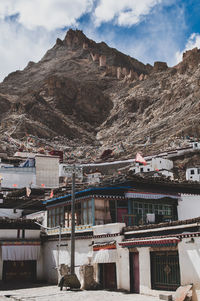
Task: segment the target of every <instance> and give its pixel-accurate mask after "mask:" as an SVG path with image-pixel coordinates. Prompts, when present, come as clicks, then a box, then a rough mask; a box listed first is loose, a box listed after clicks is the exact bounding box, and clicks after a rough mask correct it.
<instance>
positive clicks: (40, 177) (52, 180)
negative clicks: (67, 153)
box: [0, 155, 59, 188]
mask: <svg viewBox="0 0 200 301" xmlns="http://www.w3.org/2000/svg"><path fill="white" fill-rule="evenodd" d="M34 162H35V163H34ZM0 178H1V187H2V188H23V187H34V188H40V187H42V188H56V187H59V157H53V156H44V155H36V156H35V159H34V160H33V159H30V160H27V161H26V162H24V164H22V165H21V166H19V167H13V166H2V167H0Z"/></svg>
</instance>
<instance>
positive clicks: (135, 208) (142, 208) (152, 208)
mask: <svg viewBox="0 0 200 301" xmlns="http://www.w3.org/2000/svg"><path fill="white" fill-rule="evenodd" d="M132 212H133V214H134V215H136V216H137V217H138V218H140V219H142V220H143V222H145V221H146V214H147V213H155V214H159V215H163V216H166V217H172V215H173V207H172V205H166V204H152V203H143V202H135V201H133V203H132ZM137 220H138V219H136V221H137Z"/></svg>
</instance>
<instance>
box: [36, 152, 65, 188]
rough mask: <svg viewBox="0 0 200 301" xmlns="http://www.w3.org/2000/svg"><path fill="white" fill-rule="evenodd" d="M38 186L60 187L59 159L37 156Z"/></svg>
mask: <svg viewBox="0 0 200 301" xmlns="http://www.w3.org/2000/svg"><path fill="white" fill-rule="evenodd" d="M35 166H36V185H37V186H38V187H46V188H56V187H59V157H52V156H42V155H41V156H38V155H37V156H35Z"/></svg>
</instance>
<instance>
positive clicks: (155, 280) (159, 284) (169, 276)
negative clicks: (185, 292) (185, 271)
mask: <svg viewBox="0 0 200 301" xmlns="http://www.w3.org/2000/svg"><path fill="white" fill-rule="evenodd" d="M151 285H152V289H157V290H169V291H175V290H176V289H177V288H178V287H179V286H180V268H179V257H178V252H177V251H165V252H164V251H161V252H151Z"/></svg>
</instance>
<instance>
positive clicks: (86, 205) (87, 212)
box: [81, 200, 93, 225]
mask: <svg viewBox="0 0 200 301" xmlns="http://www.w3.org/2000/svg"><path fill="white" fill-rule="evenodd" d="M81 205H82V224H83V225H88V224H92V222H93V220H92V200H87V201H83V202H82V203H81Z"/></svg>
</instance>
